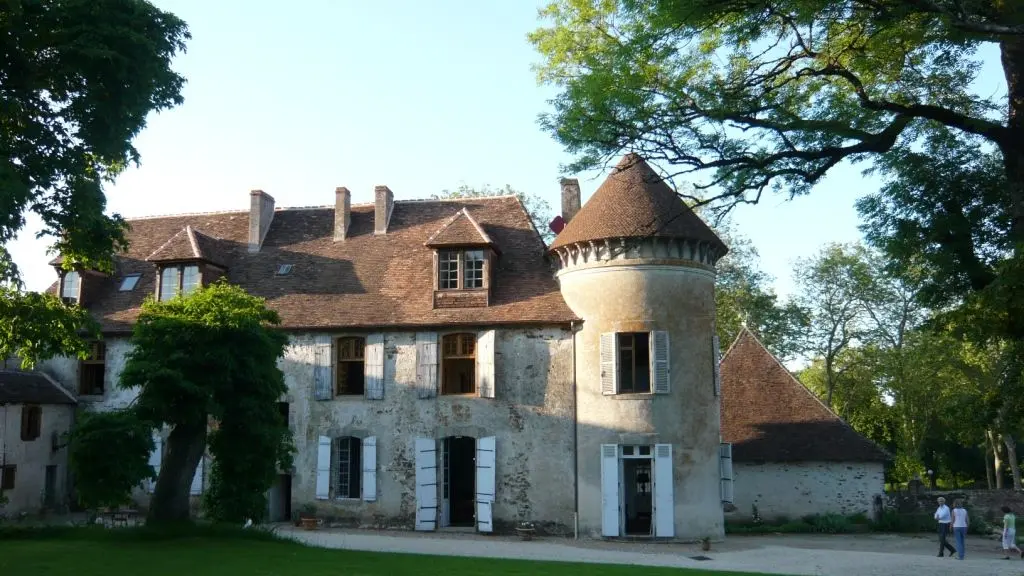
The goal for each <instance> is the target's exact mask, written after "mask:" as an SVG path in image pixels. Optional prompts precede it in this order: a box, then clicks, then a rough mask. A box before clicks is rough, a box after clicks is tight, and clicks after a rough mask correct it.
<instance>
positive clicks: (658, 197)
mask: <svg viewBox="0 0 1024 576" xmlns="http://www.w3.org/2000/svg"><path fill="white" fill-rule="evenodd" d="M549 250H550V252H551V253H552V255H553V256H554V257H555V259H556V261H557V263H558V268H559V270H558V273H557V277H558V280H559V283H560V286H561V292H562V296H563V298H564V299H565V302H566V303H567V304H568V305H569V307H570V308H571V309H572V310H573V312H575V313H576V315H577V316H579V317H580V318H582V320H583V322H582V327H581V329H580V330H579V331H578V332H577V333H576V335H575V338H576V382H577V392H576V401H577V424H578V449H577V459H578V462H577V464H578V471H579V523H580V531H581V532H583V533H590V534H593V535H603V536H606V537H619V536H622V537H627V536H628V537H643V536H650V537H656V538H702V537H711V538H720V537H722V536H723V535H724V524H723V513H722V486H723V482H722V473H721V472H722V466H721V462H720V436H719V399H718V391H717V383H716V381H715V373H716V370H715V364H716V359H715V356H716V352H715V348H716V344H715V342H714V335H715V326H714V322H715V263H716V262H717V261H718V259H719V258H721V257H722V256H723V255H724V254H725V253H726V251H727V248H726V246H725V245H724V244H723V243H722V241H721V240H720V239H719V238H718V237H717V236H716V235H715V234H714V232H712V231H711V229H710V228H708V226H707V225H706V224H704V222H703V221H701V219H700V218H699V217H698V216H697V215H696V214H694V213H693V212H692V211H691V210H690V209H689V208H687V207H686V206H685V205H684V204H683V202H682V201H681V200H680V199H679V197H678V196H677V195H676V194H675V192H674V191H673V190H672V189H671V188H669V186H668V185H666V184H665V182H664V181H663V180H662V179H661V178H660V177H659V176H658V175H657V174H656V173H655V172H654V171H653V170H652V169H651V167H650V166H649V165H648V164H647V163H646V162H645V161H644V160H643V159H642V158H640V157H639V156H636V155H634V154H630V155H627V156H625V157H624V158H623V159H622V161H621V162H620V163H619V164H618V166H617V167H616V168H615V169H614V170H613V171H612V173H611V174H610V175H609V177H608V179H607V180H605V182H604V183H603V184H602V185H601V186H600V187H599V188H598V189H597V191H596V192H595V193H594V194H593V196H591V198H590V199H589V200H588V201H587V203H586V204H585V205H584V206H583V208H582V209H581V210H580V211H579V213H578V214H576V215H575V216H574V217H572V218H571V219H570V220H569V222H568V224H567V225H566V226H565V228H564V229H563V230H562V231H561V233H560V234H559V235H558V237H557V238H556V239H555V241H554V242H553V243H552V245H551V247H550V249H549Z"/></svg>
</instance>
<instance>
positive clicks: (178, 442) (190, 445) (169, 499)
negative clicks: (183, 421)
mask: <svg viewBox="0 0 1024 576" xmlns="http://www.w3.org/2000/svg"><path fill="white" fill-rule="evenodd" d="M205 451H206V427H205V426H184V425H177V426H175V427H174V429H173V430H171V434H170V436H169V437H168V438H167V443H166V444H165V445H164V458H163V462H162V463H161V464H160V476H159V477H158V478H157V480H156V488H155V489H154V490H153V498H152V500H151V501H150V505H149V515H148V517H147V518H146V522H147V523H150V524H157V523H168V522H185V521H188V520H189V492H190V489H191V487H192V478H193V477H194V476H195V473H196V467H197V466H198V465H199V460H200V459H201V458H202V457H203V452H205Z"/></svg>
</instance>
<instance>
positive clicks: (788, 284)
mask: <svg viewBox="0 0 1024 576" xmlns="http://www.w3.org/2000/svg"><path fill="white" fill-rule="evenodd" d="M153 3H154V4H156V5H157V6H158V7H160V8H162V9H164V10H169V11H171V12H173V13H174V14H176V15H177V16H178V17H180V18H182V19H183V20H185V21H186V22H187V23H188V25H189V28H190V31H191V34H192V40H191V41H189V42H188V51H187V52H186V53H185V54H184V55H181V56H179V57H178V58H177V59H176V60H175V62H174V64H173V67H174V69H175V70H176V71H177V72H179V73H180V74H182V75H183V76H184V77H185V78H186V79H187V81H188V83H187V85H186V86H185V89H184V94H183V95H184V98H185V102H184V104H183V105H181V106H179V107H177V108H174V109H172V110H169V111H164V112H162V113H159V114H153V115H151V116H150V118H149V120H148V125H147V127H146V128H145V129H144V130H143V132H142V133H141V134H140V135H139V136H138V138H137V139H136V147H137V148H138V150H139V152H140V153H141V156H142V162H141V164H140V166H138V167H133V168H130V169H128V170H127V171H125V172H124V173H123V174H122V175H121V176H120V177H119V178H118V180H117V181H116V182H115V183H114V184H113V185H111V186H108V187H107V189H106V194H107V204H108V208H109V210H110V211H112V212H117V213H120V214H121V215H122V216H125V217H127V218H131V217H139V216H152V215H159V214H177V213H186V212H207V211H218V210H247V209H248V206H249V191H250V190H253V189H261V190H264V191H266V192H268V193H269V194H271V195H272V196H273V197H274V199H275V200H276V203H277V205H278V206H320V205H329V204H333V202H334V189H335V188H336V187H338V186H346V187H348V188H349V190H351V191H352V201H353V203H362V202H372V201H373V188H374V186H375V185H381V184H384V185H387V186H388V187H390V188H391V190H392V191H394V193H395V197H396V198H397V199H413V198H425V197H428V196H430V195H431V194H435V193H438V192H440V191H441V190H444V189H452V188H456V187H458V186H459V185H461V184H466V185H469V186H476V187H479V186H484V185H491V186H493V187H502V186H504V185H506V184H508V185H511V186H512V187H513V188H515V189H517V190H521V191H523V192H526V193H529V194H535V195H538V196H541V197H543V198H544V199H546V200H547V201H548V203H549V204H550V205H551V207H552V208H553V209H554V210H555V211H556V212H557V211H558V209H559V207H560V206H561V201H560V190H559V183H558V179H559V177H562V176H570V177H578V178H579V179H580V185H581V189H582V194H583V201H584V202H586V200H587V198H588V197H589V196H590V195H591V194H592V193H593V192H594V191H595V190H596V189H597V187H598V186H599V185H600V183H601V181H602V180H603V177H604V176H605V175H606V173H602V172H594V173H589V174H566V173H563V172H561V171H560V167H561V166H563V165H565V164H566V163H568V162H569V161H570V160H571V157H570V156H569V155H568V154H567V153H566V152H565V151H564V150H563V149H562V148H561V146H560V145H559V144H558V143H557V142H555V141H554V140H553V139H552V137H551V136H550V135H549V134H548V133H546V132H544V131H542V130H541V128H540V127H539V126H538V124H537V116H538V114H540V113H541V112H544V111H547V110H548V109H549V106H548V104H547V101H548V100H549V99H550V98H552V97H554V96H555V94H556V92H555V90H554V89H553V88H551V87H542V86H538V84H537V81H536V75H535V73H534V71H533V70H532V69H531V65H532V64H534V63H536V62H538V60H539V57H538V55H537V54H536V52H535V51H534V50H533V47H532V46H531V45H530V44H529V43H528V42H527V40H526V35H527V33H529V32H530V31H532V30H534V29H536V28H537V26H538V25H539V21H538V19H537V9H538V8H539V7H540V4H539V3H538V4H533V3H531V2H528V1H522V0H520V1H516V2H479V1H478V0H477V1H474V0H445V1H444V2H420V1H416V0H406V1H398V0H391V1H385V0H379V1H377V2H365V1H359V2H354V1H350V0H319V1H318V0H302V1H299V2H288V3H285V2H243V1H241V0H217V1H216V2H211V1H209V0H156V1H154V2H153ZM984 56H985V64H984V67H983V70H982V73H981V78H980V80H979V86H978V89H979V90H983V91H984V92H985V93H992V92H994V91H997V90H998V89H999V86H1000V85H1001V83H1002V81H1003V80H1002V78H1001V70H1000V68H999V65H998V54H997V53H996V52H995V51H994V50H993V51H989V52H986V53H985V54H984ZM860 170H861V167H851V166H840V167H838V168H837V169H834V170H833V171H832V172H831V173H830V174H829V176H828V177H826V179H825V180H824V181H823V182H822V183H821V184H820V185H819V186H817V187H816V188H815V190H814V191H813V192H812V193H811V194H810V195H809V196H804V197H800V198H797V199H794V200H792V201H787V200H786V199H785V198H783V197H780V196H766V197H765V198H764V199H762V201H761V203H760V204H758V205H756V206H743V207H740V208H738V209H737V210H736V211H735V213H734V216H733V223H734V229H735V230H736V232H738V233H739V234H741V235H743V236H746V237H747V238H749V239H750V240H751V241H752V242H753V244H754V246H755V247H756V248H757V250H758V252H759V253H760V256H761V267H762V269H763V270H764V271H766V272H767V273H769V274H770V275H771V276H773V277H774V278H775V288H776V290H777V291H778V292H779V293H780V294H781V295H787V294H791V293H792V292H793V291H794V289H795V288H794V284H793V280H792V276H791V271H792V268H793V265H794V263H795V261H796V260H797V259H798V258H807V257H811V256H813V255H814V254H815V253H816V252H817V251H818V250H819V249H820V248H821V247H822V246H823V245H825V244H827V243H830V242H851V241H856V240H858V239H859V238H860V233H859V231H858V229H857V224H858V218H857V214H856V211H855V209H854V202H855V200H856V199H857V198H858V197H860V196H861V195H863V194H867V193H871V192H873V191H875V190H877V188H878V184H879V183H878V181H877V180H872V179H866V178H864V177H862V176H861V175H860ZM38 229H39V221H38V220H37V219H34V218H32V217H29V218H28V225H27V227H26V229H25V230H24V231H23V233H22V234H21V236H20V237H19V239H18V240H17V241H15V242H14V243H13V244H12V245H11V246H9V248H10V249H11V252H12V254H13V256H14V258H15V262H16V263H17V264H18V266H19V267H20V269H21V271H22V275H23V279H24V281H25V283H26V287H27V288H28V289H30V290H42V289H45V288H46V287H47V286H49V285H50V283H51V282H53V281H54V280H55V278H56V273H55V271H54V270H53V268H51V267H50V266H48V265H47V261H49V259H50V257H49V256H47V254H46V247H47V245H48V243H49V241H48V240H47V239H46V238H43V239H35V233H36V232H37V231H38Z"/></svg>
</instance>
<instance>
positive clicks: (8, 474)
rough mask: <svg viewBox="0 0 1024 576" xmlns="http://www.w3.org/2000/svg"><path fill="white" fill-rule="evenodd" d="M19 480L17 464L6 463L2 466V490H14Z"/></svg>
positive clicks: (0, 472)
mask: <svg viewBox="0 0 1024 576" xmlns="http://www.w3.org/2000/svg"><path fill="white" fill-rule="evenodd" d="M17 480H18V465H17V464H4V465H2V466H0V490H14V487H15V485H16V483H17Z"/></svg>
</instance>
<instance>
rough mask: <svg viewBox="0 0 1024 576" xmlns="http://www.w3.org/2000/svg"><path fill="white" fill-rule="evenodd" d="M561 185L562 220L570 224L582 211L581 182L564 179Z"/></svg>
mask: <svg viewBox="0 0 1024 576" xmlns="http://www.w3.org/2000/svg"><path fill="white" fill-rule="evenodd" d="M561 183H562V220H564V221H565V223H566V224H568V223H569V221H570V220H572V219H573V218H575V217H576V213H577V212H579V211H580V181H579V180H577V179H575V178H562V179H561Z"/></svg>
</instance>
